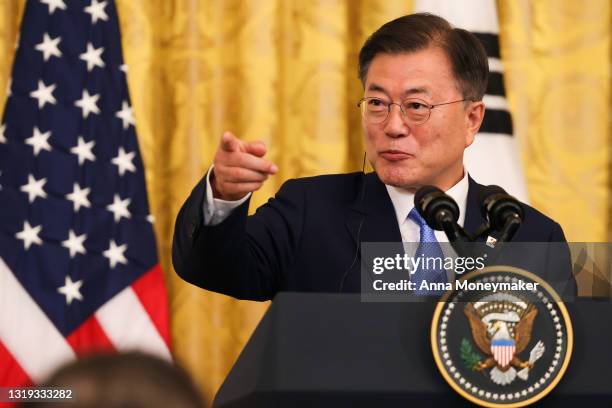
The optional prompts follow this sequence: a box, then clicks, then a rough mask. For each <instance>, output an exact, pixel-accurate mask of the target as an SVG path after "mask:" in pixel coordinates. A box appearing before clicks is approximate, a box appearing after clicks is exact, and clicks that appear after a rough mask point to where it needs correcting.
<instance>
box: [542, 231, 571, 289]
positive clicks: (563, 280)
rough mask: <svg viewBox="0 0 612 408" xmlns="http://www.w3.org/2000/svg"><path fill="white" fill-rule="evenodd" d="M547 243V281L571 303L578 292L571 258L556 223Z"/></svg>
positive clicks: (563, 236)
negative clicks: (548, 246)
mask: <svg viewBox="0 0 612 408" xmlns="http://www.w3.org/2000/svg"><path fill="white" fill-rule="evenodd" d="M548 241H549V243H550V248H549V249H548V252H549V256H548V257H547V259H548V266H547V270H548V279H547V281H548V282H549V283H550V284H551V285H552V286H553V288H554V289H555V290H556V291H557V293H559V295H560V296H561V298H562V299H563V300H564V301H571V300H573V299H574V298H575V297H576V295H577V291H578V290H577V285H576V279H575V277H574V273H573V271H572V257H571V254H570V250H569V245H568V243H567V240H566V239H565V234H564V233H563V229H562V228H561V226H560V225H559V224H558V223H556V222H555V223H554V224H553V228H552V229H551V233H550V236H549V239H548Z"/></svg>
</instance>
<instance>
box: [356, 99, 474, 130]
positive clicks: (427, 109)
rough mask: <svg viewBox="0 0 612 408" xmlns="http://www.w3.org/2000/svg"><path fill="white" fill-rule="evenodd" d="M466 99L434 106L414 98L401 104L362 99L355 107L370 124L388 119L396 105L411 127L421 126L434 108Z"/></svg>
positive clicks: (382, 100)
mask: <svg viewBox="0 0 612 408" xmlns="http://www.w3.org/2000/svg"><path fill="white" fill-rule="evenodd" d="M467 100H468V99H461V100H458V101H451V102H444V103H437V104H435V105H430V104H428V103H427V102H425V101H423V100H421V99H416V98H408V99H405V100H404V101H403V102H402V103H401V104H400V103H395V102H388V101H386V100H384V99H381V98H374V97H369V98H363V99H362V100H360V101H359V102H358V103H357V106H358V107H359V108H361V114H362V115H363V118H364V119H365V120H366V121H368V122H370V123H374V124H377V123H383V122H384V121H386V120H387V118H388V117H389V113H390V112H391V106H392V105H397V106H399V108H400V111H401V112H402V114H403V115H404V116H403V118H404V121H406V122H407V123H409V124H413V125H421V124H423V123H425V122H427V120H428V119H429V116H430V115H431V110H432V109H433V108H435V107H436V106H442V105H449V104H451V103H457V102H464V101H467Z"/></svg>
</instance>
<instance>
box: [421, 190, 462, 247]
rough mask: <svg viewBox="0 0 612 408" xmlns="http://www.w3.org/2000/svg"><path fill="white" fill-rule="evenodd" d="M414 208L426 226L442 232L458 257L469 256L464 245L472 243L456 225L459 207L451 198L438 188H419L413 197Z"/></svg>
mask: <svg viewBox="0 0 612 408" xmlns="http://www.w3.org/2000/svg"><path fill="white" fill-rule="evenodd" d="M414 206H415V207H416V209H417V211H418V212H419V214H421V217H423V219H424V220H425V221H426V222H427V224H428V225H429V226H430V227H431V228H433V229H436V230H438V231H444V232H445V233H446V236H447V237H448V240H449V242H450V243H451V244H452V246H453V248H455V250H456V251H457V253H458V254H459V255H462V256H466V255H469V254H470V251H469V250H468V247H469V245H468V246H466V245H463V244H464V243H470V242H472V239H471V238H470V237H469V236H468V234H467V233H466V232H465V230H464V229H463V228H461V227H460V226H459V224H457V220H459V206H458V205H457V203H456V202H455V200H453V198H452V197H450V196H449V195H447V194H446V193H444V192H443V191H442V190H440V189H439V188H438V187H435V186H424V187H421V188H420V189H419V190H418V191H417V192H416V194H415V195H414Z"/></svg>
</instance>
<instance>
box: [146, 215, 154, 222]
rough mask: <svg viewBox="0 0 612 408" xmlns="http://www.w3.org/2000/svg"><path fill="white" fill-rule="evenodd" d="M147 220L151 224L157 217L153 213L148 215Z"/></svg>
mask: <svg viewBox="0 0 612 408" xmlns="http://www.w3.org/2000/svg"><path fill="white" fill-rule="evenodd" d="M147 221H148V222H150V223H151V224H155V217H154V216H153V214H149V215H147Z"/></svg>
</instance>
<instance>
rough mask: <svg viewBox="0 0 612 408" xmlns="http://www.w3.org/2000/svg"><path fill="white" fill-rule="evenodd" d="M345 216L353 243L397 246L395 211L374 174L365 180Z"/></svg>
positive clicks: (384, 189)
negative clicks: (394, 244)
mask: <svg viewBox="0 0 612 408" xmlns="http://www.w3.org/2000/svg"><path fill="white" fill-rule="evenodd" d="M364 182H365V188H364V185H363V184H362V185H361V187H362V188H360V190H359V192H358V194H357V195H356V197H355V201H354V202H353V205H352V206H351V210H350V212H349V214H348V217H347V221H346V226H347V228H348V231H349V234H350V235H351V237H352V238H353V242H354V243H355V244H357V243H358V242H398V241H401V240H402V236H401V234H400V231H399V226H398V225H397V218H396V217H395V209H394V208H393V203H392V202H391V199H390V198H389V194H388V193H387V189H386V188H385V185H384V184H383V183H382V182H381V181H380V179H379V178H378V176H377V175H376V173H374V172H373V173H369V174H367V175H366V176H365V177H364Z"/></svg>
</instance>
